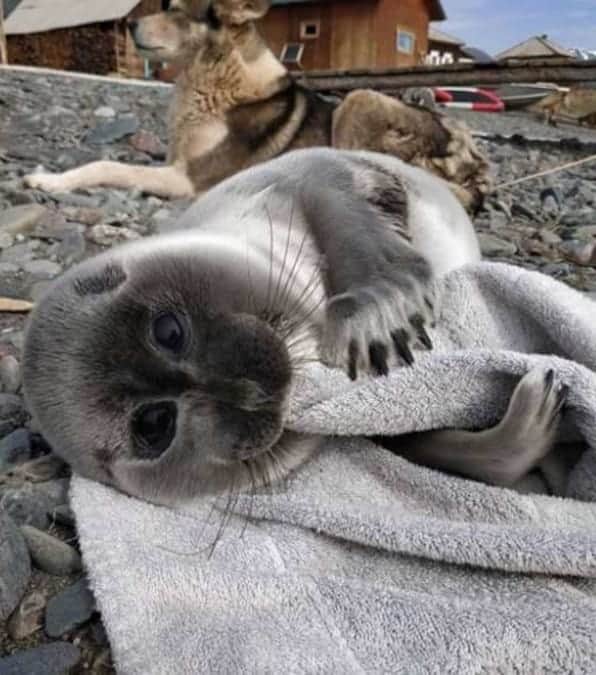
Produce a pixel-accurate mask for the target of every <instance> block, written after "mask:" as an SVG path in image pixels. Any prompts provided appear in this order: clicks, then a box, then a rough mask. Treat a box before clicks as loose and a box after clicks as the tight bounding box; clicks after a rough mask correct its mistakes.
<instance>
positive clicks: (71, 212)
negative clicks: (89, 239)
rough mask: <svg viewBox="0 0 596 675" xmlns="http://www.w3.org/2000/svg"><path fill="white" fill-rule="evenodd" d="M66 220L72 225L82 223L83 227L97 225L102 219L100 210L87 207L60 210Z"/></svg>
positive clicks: (69, 207)
mask: <svg viewBox="0 0 596 675" xmlns="http://www.w3.org/2000/svg"><path fill="white" fill-rule="evenodd" d="M62 213H63V214H64V217H65V218H66V220H69V221H70V222H73V223H82V224H83V225H97V224H98V223H101V221H102V219H103V210H102V209H93V208H89V207H84V206H81V207H78V208H77V207H74V206H67V207H65V208H64V209H63V210H62Z"/></svg>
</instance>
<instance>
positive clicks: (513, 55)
mask: <svg viewBox="0 0 596 675" xmlns="http://www.w3.org/2000/svg"><path fill="white" fill-rule="evenodd" d="M550 56H570V57H571V56H572V53H571V52H570V51H569V50H568V49H565V48H564V47H561V45H558V44H557V43H556V42H553V40H551V39H550V38H548V37H547V36H546V35H535V36H534V37H531V38H528V39H527V40H525V41H524V42H520V44H518V45H515V46H513V47H510V48H509V49H506V50H505V51H504V52H501V53H500V54H497V55H496V56H495V59H496V60H497V61H505V60H506V59H532V58H545V57H550Z"/></svg>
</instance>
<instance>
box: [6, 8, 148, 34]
mask: <svg viewBox="0 0 596 675" xmlns="http://www.w3.org/2000/svg"><path fill="white" fill-rule="evenodd" d="M139 2H140V0H22V2H21V3H20V4H19V5H18V7H17V8H16V9H15V10H14V11H13V12H12V14H11V15H10V16H9V17H8V19H6V21H5V23H4V29H5V32H6V34H7V35H24V34H25V35H26V34H28V33H45V32H46V31H49V30H56V29H57V28H70V27H72V26H85V25H87V24H90V23H100V22H103V21H113V20H114V19H121V18H122V17H125V16H127V14H129V13H130V12H131V10H133V9H134V8H135V7H136V6H137V5H138V4H139Z"/></svg>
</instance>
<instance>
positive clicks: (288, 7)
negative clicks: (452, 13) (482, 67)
mask: <svg viewBox="0 0 596 675" xmlns="http://www.w3.org/2000/svg"><path fill="white" fill-rule="evenodd" d="M445 18H446V17H445V12H444V10H443V7H442V6H441V3H440V0H273V2H272V7H271V9H270V10H269V12H268V13H267V15H266V16H265V17H264V18H263V19H262V20H261V22H260V28H261V32H262V33H263V35H264V36H265V38H266V40H267V42H268V44H269V45H270V47H271V48H272V49H273V51H274V53H275V54H276V56H278V57H280V59H281V60H282V61H283V62H284V63H285V64H286V65H287V66H290V67H292V66H293V67H295V68H301V69H303V70H327V69H331V70H340V69H352V68H369V69H370V68H394V67H399V66H412V65H416V64H419V63H423V62H424V59H425V57H426V54H427V52H428V29H429V22H430V21H442V20H444V19H445Z"/></svg>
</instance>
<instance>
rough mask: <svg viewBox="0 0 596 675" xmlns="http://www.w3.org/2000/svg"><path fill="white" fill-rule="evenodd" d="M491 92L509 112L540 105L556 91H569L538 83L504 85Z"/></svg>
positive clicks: (554, 85) (547, 83)
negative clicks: (539, 102)
mask: <svg viewBox="0 0 596 675" xmlns="http://www.w3.org/2000/svg"><path fill="white" fill-rule="evenodd" d="M491 91H492V92H493V93H494V94H495V95H496V96H498V97H499V98H500V99H501V101H503V103H504V104H505V107H506V108H507V109H508V110H517V109H520V108H527V107H528V106H531V105H532V104H534V103H538V101H541V100H542V99H543V98H545V97H546V96H548V95H549V94H552V93H554V92H556V91H567V89H565V88H563V87H559V86H557V85H556V84H550V83H549V82H538V83H536V84H531V83H527V84H526V83H523V84H504V85H502V86H500V87H498V88H495V89H491Z"/></svg>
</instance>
